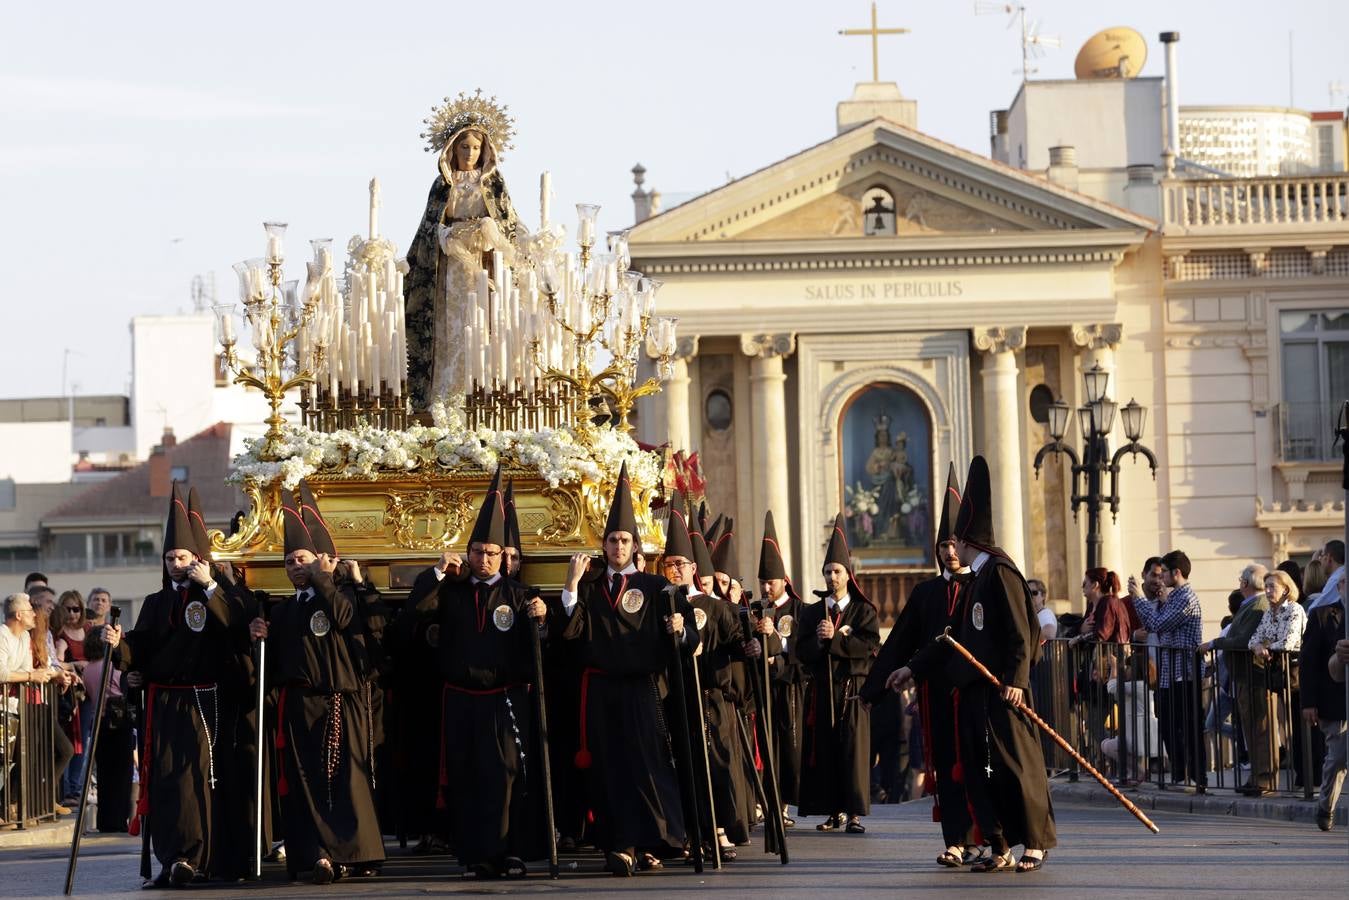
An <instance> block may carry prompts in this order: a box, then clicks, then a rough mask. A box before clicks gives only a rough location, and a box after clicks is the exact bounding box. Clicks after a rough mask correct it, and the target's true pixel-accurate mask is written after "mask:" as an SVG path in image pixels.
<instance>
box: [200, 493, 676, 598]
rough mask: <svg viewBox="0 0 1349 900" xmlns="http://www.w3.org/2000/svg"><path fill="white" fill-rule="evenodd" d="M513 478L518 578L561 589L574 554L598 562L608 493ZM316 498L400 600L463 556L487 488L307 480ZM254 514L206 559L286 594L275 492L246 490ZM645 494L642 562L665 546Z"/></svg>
mask: <svg viewBox="0 0 1349 900" xmlns="http://www.w3.org/2000/svg"><path fill="white" fill-rule="evenodd" d="M504 477H513V478H514V479H515V506H516V515H517V517H518V518H519V522H520V535H521V542H522V543H523V544H524V554H525V565H526V569H525V577H526V579H527V580H528V581H529V583H531V584H535V585H538V586H539V587H541V588H544V589H545V590H557V589H559V588H561V586H562V584H563V582H564V581H565V578H566V571H567V561H568V559H569V558H570V557H571V555H572V554H574V553H576V552H578V551H587V552H591V553H598V552H599V551H600V544H601V542H602V532H603V530H604V522H605V518H606V517H607V515H608V509H609V500H610V498H611V497H612V495H613V489H614V486H613V485H612V484H593V483H590V482H584V483H581V484H562V485H559V486H557V487H552V486H550V485H549V484H548V482H546V481H544V480H543V479H542V478H540V477H539V476H538V474H537V473H536V472H534V471H533V470H526V469H518V470H511V469H504V470H503V480H504ZM305 481H306V483H307V484H308V485H309V486H310V488H311V489H312V490H313V492H314V497H315V500H316V501H317V502H318V505H319V510H320V511H321V512H322V513H323V518H324V520H325V521H326V522H327V523H328V529H329V530H330V531H331V532H332V535H333V543H334V544H336V545H337V551H338V553H339V554H340V555H341V556H343V557H347V558H350V559H355V560H357V561H358V562H360V564H361V568H362V569H363V570H364V571H365V572H366V574H367V575H368V577H370V578H371V579H373V580H374V582H375V584H376V585H377V586H378V587H379V588H380V589H381V590H384V589H388V590H391V591H394V592H398V591H405V590H407V589H408V588H410V587H411V586H412V581H413V579H414V578H416V575H417V573H418V572H420V571H422V570H423V569H425V568H426V567H427V566H429V565H431V564H432V563H433V562H435V561H436V560H438V559H439V558H440V554H441V553H442V552H444V551H446V550H449V551H452V552H456V553H464V552H465V551H466V549H467V544H468V536H469V534H470V532H472V530H473V522H474V520H475V519H476V518H477V514H478V507H479V505H480V504H481V503H482V497H483V494H484V493H485V492H486V490H487V486H488V484H489V482H490V481H491V474H490V473H487V472H481V471H476V470H474V471H469V472H463V473H460V472H445V471H444V470H440V471H437V472H436V473H434V474H429V475H428V474H421V473H417V472H411V473H406V474H398V473H389V474H387V475H384V474H381V475H380V476H379V477H377V478H375V479H373V480H372V479H351V478H343V477H340V476H334V475H312V476H310V477H308V478H307V479H305ZM244 491H245V493H246V494H247V495H248V498H249V501H250V503H251V505H252V509H251V510H250V511H249V513H248V515H247V516H246V517H245V518H244V520H243V523H242V525H241V526H240V528H239V530H238V531H236V532H235V533H234V534H231V535H225V534H222V533H221V532H218V531H215V532H212V533H211V538H212V544H211V547H212V553H213V555H214V556H215V558H216V559H217V560H221V561H228V562H231V563H234V564H235V565H236V566H240V567H242V568H243V569H244V572H245V577H246V582H247V584H248V586H249V587H250V588H254V589H261V590H269V591H286V590H289V589H290V582H289V580H288V579H287V578H286V573H285V567H284V545H285V539H284V532H283V530H282V518H281V489H280V486H279V485H276V484H272V485H258V484H246V485H245V486H244ZM650 501H651V491H650V490H646V491H643V492H642V493H641V494H640V495H637V496H634V497H633V505H634V507H635V508H636V512H637V521H638V525H639V527H640V528H641V529H642V543H643V546H644V548H645V549H646V551H647V553H648V554H649V555H650V554H652V553H655V552H658V551H659V549H660V548H661V547H662V546H663V545H664V536H663V534H662V529H661V528H660V526H659V524H658V523H656V522H655V521H654V520H653V519H652V517H651V514H650Z"/></svg>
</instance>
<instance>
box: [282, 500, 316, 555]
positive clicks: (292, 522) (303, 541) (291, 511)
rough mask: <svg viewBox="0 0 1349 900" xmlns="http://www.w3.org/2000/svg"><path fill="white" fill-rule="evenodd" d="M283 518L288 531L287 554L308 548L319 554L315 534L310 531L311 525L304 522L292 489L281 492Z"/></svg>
mask: <svg viewBox="0 0 1349 900" xmlns="http://www.w3.org/2000/svg"><path fill="white" fill-rule="evenodd" d="M281 519H282V523H283V525H284V526H285V532H286V548H285V549H286V556H290V555H291V554H292V553H294V552H295V551H296V550H308V551H309V552H310V553H312V554H314V555H315V556H318V552H319V551H318V547H317V546H315V544H314V537H313V535H311V534H310V533H309V526H308V525H306V524H305V522H304V514H303V513H302V512H301V510H300V504H299V503H298V502H297V500H296V498H295V496H294V495H293V494H291V492H290V491H282V492H281Z"/></svg>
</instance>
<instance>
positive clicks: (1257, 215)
mask: <svg viewBox="0 0 1349 900" xmlns="http://www.w3.org/2000/svg"><path fill="white" fill-rule="evenodd" d="M1162 194H1163V201H1164V203H1163V211H1162V221H1163V227H1164V230H1165V231H1166V232H1167V233H1169V234H1177V233H1178V234H1186V233H1202V232H1206V231H1209V230H1219V229H1222V230H1256V229H1261V228H1267V227H1268V226H1271V225H1278V226H1281V227H1286V226H1289V225H1294V226H1296V225H1306V226H1308V227H1309V229H1324V228H1326V227H1327V226H1330V227H1332V228H1333V227H1336V226H1339V227H1342V228H1344V229H1346V230H1349V173H1338V174H1332V175H1307V176H1300V177H1290V178H1213V179H1175V180H1169V181H1166V182H1164V183H1163V184H1162Z"/></svg>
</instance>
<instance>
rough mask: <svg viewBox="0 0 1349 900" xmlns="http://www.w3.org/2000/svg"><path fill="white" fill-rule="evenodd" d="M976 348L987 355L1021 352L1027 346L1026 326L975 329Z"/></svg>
mask: <svg viewBox="0 0 1349 900" xmlns="http://www.w3.org/2000/svg"><path fill="white" fill-rule="evenodd" d="M974 346H975V347H977V348H978V349H980V350H982V351H983V352H985V353H1002V352H1004V351H1006V350H1020V349H1022V348H1023V347H1025V346H1026V326H1025V325H985V326H979V327H976V328H975V329H974Z"/></svg>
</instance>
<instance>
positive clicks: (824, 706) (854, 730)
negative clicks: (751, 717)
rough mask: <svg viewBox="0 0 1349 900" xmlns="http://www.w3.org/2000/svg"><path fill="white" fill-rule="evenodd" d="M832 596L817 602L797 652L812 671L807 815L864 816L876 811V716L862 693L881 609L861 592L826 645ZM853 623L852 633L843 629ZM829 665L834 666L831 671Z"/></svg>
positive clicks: (804, 783) (801, 628)
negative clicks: (824, 625) (822, 632)
mask: <svg viewBox="0 0 1349 900" xmlns="http://www.w3.org/2000/svg"><path fill="white" fill-rule="evenodd" d="M828 603H829V601H828V600H821V601H819V602H818V603H812V604H810V605H808V606H807V607H806V608H805V611H804V612H802V613H801V619H800V621H799V622H798V623H797V631H796V634H797V642H796V652H797V655H798V656H799V657H800V659H801V662H802V663H804V664H805V665H806V667H807V668H808V669H809V670H810V676H811V690H810V695H809V697H808V698H807V700H806V727H805V733H804V735H803V742H802V743H803V749H802V755H803V757H804V761H803V765H802V769H801V803H800V808H801V815H803V816H817V815H818V816H832V815H834V814H836V813H840V812H842V813H847V814H849V815H860V816H864V815H867V814H868V813H870V812H871V716H870V715H869V714H868V713H867V711H866V710H865V709H863V708H862V703H861V700H860V698H859V697H858V691H859V690H860V689H861V687H862V682H863V681H865V680H866V677H867V673H868V672H870V671H871V660H872V657H873V655H874V654H875V652H876V648H877V647H878V646H879V645H880V642H881V635H880V626H879V616H877V614H876V607H874V606H872V605H871V604H870V603H868V602H866V601H865V600H860V599H858V596H857V595H856V594H853V595H852V598H851V599H850V600H849V601H848V605H847V607H845V608H844V610H843V613H842V615H841V616H838V615H836V616H835V617H834V618H835V622H834V629H835V631H834V637H833V638H832V639H831V640H830V641H829V643H828V644H827V645H824V644H821V642H820V639H819V636H818V634H817V632H816V629H818V628H819V625H820V623H821V622H822V621H824V615H825V611H826V604H828ZM845 626H847V627H848V629H849V630H848V633H847V634H843V633H841V631H840V629H842V628H843V627H845ZM826 666H828V667H830V668H829V669H828V670H827V669H826V668H825V667H826ZM830 671H832V673H833V686H834V714H835V720H834V726H833V727H830V723H829V692H828V684H829V672H830Z"/></svg>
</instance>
